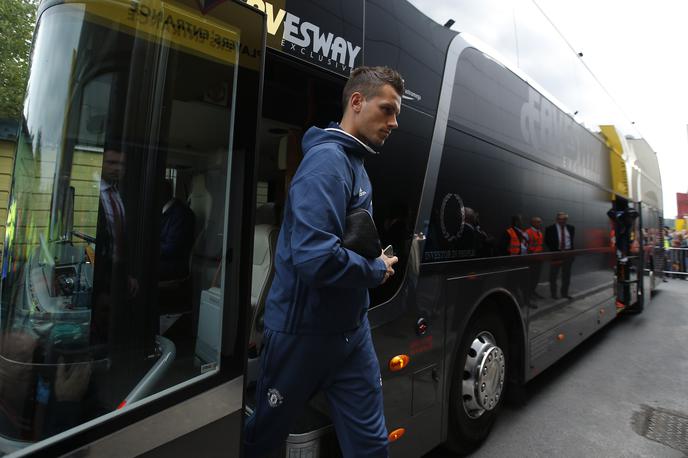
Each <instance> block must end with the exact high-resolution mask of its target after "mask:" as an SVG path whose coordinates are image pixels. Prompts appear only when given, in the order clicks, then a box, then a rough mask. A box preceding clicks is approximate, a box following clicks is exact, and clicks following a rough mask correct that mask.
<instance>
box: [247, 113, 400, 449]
mask: <svg viewBox="0 0 688 458" xmlns="http://www.w3.org/2000/svg"><path fill="white" fill-rule="evenodd" d="M302 146H303V151H304V153H305V154H304V158H303V161H302V162H301V164H300V165H299V168H298V170H297V172H296V175H295V176H294V179H293V180H292V184H291V188H290V190H289V197H288V199H287V204H286V208H285V213H284V220H283V221H282V227H281V230H280V234H279V238H278V241H277V251H276V257H275V276H274V279H273V282H272V285H271V288H270V292H269V294H268V297H267V301H266V309H265V328H266V331H265V339H264V346H263V350H262V362H261V367H262V373H261V376H260V378H259V380H258V384H257V387H256V402H257V403H256V411H255V412H254V415H253V416H252V417H251V418H250V419H249V420H248V422H247V425H246V430H245V452H246V456H250V457H252V456H261V454H264V453H266V452H268V451H270V450H272V449H274V448H275V447H278V446H279V445H280V444H281V443H282V442H283V441H284V439H285V438H286V436H287V435H288V434H289V429H290V427H291V426H292V425H293V423H294V421H295V420H296V419H297V418H298V416H299V415H300V414H301V413H302V412H303V409H304V407H305V404H306V403H307V402H308V400H309V399H310V398H311V397H313V395H315V394H316V392H318V391H319V390H322V391H323V392H324V393H325V396H326V398H327V399H328V403H329V405H330V413H331V417H332V420H333V422H334V425H335V429H336V431H337V437H338V440H339V444H340V447H341V448H342V452H343V454H344V456H345V457H349V456H351V457H354V456H355V457H364V456H375V457H378V456H380V457H384V456H387V430H386V427H385V422H384V416H383V407H382V378H381V376H380V368H379V364H378V361H377V357H376V355H375V351H374V349H373V344H372V340H371V336H370V327H369V324H368V320H367V315H366V314H367V310H368V305H369V302H370V300H369V297H368V288H372V287H375V286H377V285H379V284H380V283H381V282H382V279H383V278H384V275H385V272H386V267H385V264H384V262H382V260H380V259H372V260H371V259H366V258H364V257H362V256H360V255H358V254H357V253H354V252H353V251H350V250H348V249H346V248H343V247H342V246H341V239H342V235H343V233H344V225H345V218H346V214H347V212H348V211H350V210H352V209H354V208H360V207H362V208H365V209H367V210H369V211H371V213H372V187H371V184H370V180H369V179H368V175H367V173H366V171H365V168H364V167H363V158H364V157H365V155H366V154H370V153H374V151H372V150H371V149H370V148H369V147H368V146H367V145H364V144H363V143H362V142H360V141H359V140H358V139H356V138H355V137H353V136H351V135H349V134H347V133H346V132H344V131H342V130H340V129H339V126H338V125H337V124H334V123H333V124H331V125H330V127H329V128H327V129H319V128H316V127H312V128H310V129H309V130H308V131H307V132H306V134H305V135H304V138H303V145H302Z"/></svg>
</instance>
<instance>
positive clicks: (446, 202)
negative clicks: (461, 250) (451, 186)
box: [440, 193, 466, 242]
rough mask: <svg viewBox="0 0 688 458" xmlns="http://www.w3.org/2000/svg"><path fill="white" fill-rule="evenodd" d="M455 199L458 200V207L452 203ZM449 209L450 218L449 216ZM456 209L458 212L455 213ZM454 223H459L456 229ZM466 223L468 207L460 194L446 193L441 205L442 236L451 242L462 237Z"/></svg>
mask: <svg viewBox="0 0 688 458" xmlns="http://www.w3.org/2000/svg"><path fill="white" fill-rule="evenodd" d="M454 200H455V201H456V204H455V205H456V207H455V206H454V205H451V204H452V203H453V201H454ZM447 207H449V209H447ZM455 208H456V209H455ZM447 211H449V218H447ZM455 211H456V214H454V212H455ZM454 224H456V225H457V228H456V230H454V228H453V225H454ZM465 224H466V209H465V208H464V206H463V200H461V197H460V196H459V195H458V194H454V193H449V194H446V195H445V196H444V199H442V205H441V206H440V229H441V230H442V236H443V237H444V238H445V240H447V241H449V242H453V241H455V240H458V239H459V238H461V234H462V233H463V228H464V225H465Z"/></svg>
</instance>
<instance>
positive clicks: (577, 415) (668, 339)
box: [425, 279, 688, 458]
mask: <svg viewBox="0 0 688 458" xmlns="http://www.w3.org/2000/svg"><path fill="white" fill-rule="evenodd" d="M447 456H451V455H448V454H446V452H444V451H442V450H441V449H439V448H438V449H436V450H434V451H433V452H431V453H429V454H427V455H426V456H425V458H440V457H447ZM471 456H472V457H556V458H566V457H576V458H578V457H688V281H684V280H677V279H676V280H674V279H672V280H669V282H668V283H661V284H660V287H659V290H658V291H656V293H655V295H654V296H653V298H652V302H651V303H650V304H649V305H648V306H647V307H646V309H645V311H644V312H643V313H642V314H641V315H635V316H622V317H620V318H619V319H617V320H615V321H614V322H612V323H611V324H610V325H609V326H607V327H606V328H604V329H603V330H601V331H600V332H598V333H597V334H595V335H593V336H592V337H591V338H590V339H588V340H587V341H586V342H584V343H583V344H582V345H581V346H580V347H578V348H577V349H575V350H574V351H573V352H571V353H569V354H568V355H567V356H566V357H565V358H563V359H562V360H561V361H559V362H558V363H557V364H555V365H554V366H552V367H550V368H549V369H548V370H546V371H545V372H544V373H543V374H541V375H540V376H538V377H537V378H536V379H534V380H533V381H532V382H531V383H529V384H528V385H527V387H526V402H525V405H524V406H522V407H514V406H509V405H507V406H505V407H504V408H503V409H502V412H501V414H500V417H499V418H498V419H497V422H496V424H495V426H494V428H493V429H492V432H491V433H490V436H489V437H488V439H487V440H486V441H485V443H484V444H483V445H482V447H481V448H480V449H478V450H477V451H476V452H474V453H473V454H472V455H471Z"/></svg>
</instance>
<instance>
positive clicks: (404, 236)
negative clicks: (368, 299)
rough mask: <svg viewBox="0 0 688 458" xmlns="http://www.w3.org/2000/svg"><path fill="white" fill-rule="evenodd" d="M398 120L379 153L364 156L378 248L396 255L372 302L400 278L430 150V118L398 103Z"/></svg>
mask: <svg viewBox="0 0 688 458" xmlns="http://www.w3.org/2000/svg"><path fill="white" fill-rule="evenodd" d="M398 122H399V128H398V129H397V130H395V131H394V132H392V135H391V136H390V137H389V139H388V140H387V142H386V143H385V146H384V147H383V148H382V150H381V153H380V154H378V155H375V156H370V157H369V158H367V159H366V170H367V171H368V175H369V176H370V181H371V182H372V184H373V214H374V217H375V225H376V226H377V229H378V232H379V234H380V240H381V242H382V247H383V248H384V247H386V246H387V245H392V246H393V247H394V253H395V255H397V256H398V257H399V263H398V265H397V266H396V267H395V270H396V272H397V275H395V276H394V277H392V279H391V280H390V281H388V282H387V283H385V284H384V285H382V286H380V287H378V288H376V289H373V290H371V294H372V304H373V305H376V304H379V303H382V302H384V301H386V300H387V299H389V298H391V297H392V296H393V295H394V293H395V292H396V290H397V289H398V287H399V285H400V284H401V282H402V280H403V277H404V275H403V273H404V272H405V270H406V263H407V261H408V253H409V249H410V247H411V239H412V236H413V228H414V225H415V223H416V216H417V215H418V205H419V203H420V196H421V192H422V189H423V181H424V179H425V168H426V165H427V160H428V154H429V151H430V137H431V132H432V127H433V118H431V117H430V116H427V115H425V114H424V113H420V112H418V111H416V110H414V109H412V108H408V107H403V106H402V109H401V114H400V115H399V118H398Z"/></svg>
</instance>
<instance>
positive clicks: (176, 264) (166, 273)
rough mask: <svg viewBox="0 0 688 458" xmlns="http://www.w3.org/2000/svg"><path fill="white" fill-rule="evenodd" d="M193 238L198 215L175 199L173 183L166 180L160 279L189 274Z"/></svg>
mask: <svg viewBox="0 0 688 458" xmlns="http://www.w3.org/2000/svg"><path fill="white" fill-rule="evenodd" d="M193 238H194V214H193V212H192V211H191V209H190V208H189V207H188V206H186V204H185V203H183V202H182V201H180V200H179V199H176V198H175V197H174V196H173V190H172V182H171V181H170V180H165V181H164V182H163V190H162V220H161V223H160V280H177V279H182V278H185V277H187V276H188V275H189V255H190V254H191V248H192V244H193Z"/></svg>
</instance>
